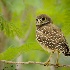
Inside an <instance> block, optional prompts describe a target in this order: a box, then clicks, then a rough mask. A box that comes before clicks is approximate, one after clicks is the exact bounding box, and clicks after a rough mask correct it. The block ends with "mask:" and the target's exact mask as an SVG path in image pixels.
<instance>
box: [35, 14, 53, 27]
mask: <svg viewBox="0 0 70 70" xmlns="http://www.w3.org/2000/svg"><path fill="white" fill-rule="evenodd" d="M50 23H52V20H51V18H50V17H49V16H47V15H45V14H41V15H39V16H37V18H36V25H38V26H40V25H44V24H50Z"/></svg>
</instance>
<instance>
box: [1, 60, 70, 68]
mask: <svg viewBox="0 0 70 70" xmlns="http://www.w3.org/2000/svg"><path fill="white" fill-rule="evenodd" d="M1 62H3V63H7V64H39V65H44V62H34V61H28V62H13V61H6V60H1ZM47 66H55V67H70V65H57V64H49V65H47Z"/></svg>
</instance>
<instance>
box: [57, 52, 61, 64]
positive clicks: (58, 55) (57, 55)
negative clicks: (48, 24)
mask: <svg viewBox="0 0 70 70" xmlns="http://www.w3.org/2000/svg"><path fill="white" fill-rule="evenodd" d="M59 53H60V52H59V51H58V54H57V59H56V65H59V63H58V61H59Z"/></svg>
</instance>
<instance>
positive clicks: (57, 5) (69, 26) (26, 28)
mask: <svg viewBox="0 0 70 70" xmlns="http://www.w3.org/2000/svg"><path fill="white" fill-rule="evenodd" d="M4 2H5V3H6V4H7V7H8V9H9V10H10V11H11V12H12V16H11V21H6V20H5V19H4V18H3V15H1V16H0V31H4V33H5V34H6V35H7V37H13V38H14V37H15V36H18V37H19V38H23V39H25V37H26V35H27V34H29V35H28V37H27V40H26V43H24V45H23V46H21V47H18V46H17V47H9V48H8V49H7V50H6V51H5V52H3V53H1V54H0V60H11V59H13V58H15V56H18V55H20V54H21V53H22V52H27V51H31V50H36V49H38V50H40V49H41V47H39V45H38V44H36V41H35V18H36V15H39V14H42V13H45V14H48V15H49V16H50V17H51V18H52V20H53V23H55V24H56V25H57V26H59V27H60V28H61V29H62V31H63V32H64V34H65V35H66V36H67V35H69V34H70V18H69V17H70V10H69V7H70V4H69V3H70V0H40V1H39V0H34V3H32V0H29V1H26V0H24V1H23V0H20V1H17V0H14V1H12V0H8V1H7V0H4ZM0 10H1V9H0ZM1 13H2V12H1ZM31 43H33V44H31ZM33 46H35V47H33ZM23 50H24V51H23ZM41 50H42V49H41ZM11 53H12V54H11ZM8 57H9V58H8Z"/></svg>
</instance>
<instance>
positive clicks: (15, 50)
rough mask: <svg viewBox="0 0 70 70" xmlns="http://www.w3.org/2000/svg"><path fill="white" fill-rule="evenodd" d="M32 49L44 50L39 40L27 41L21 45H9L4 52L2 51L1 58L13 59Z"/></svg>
mask: <svg viewBox="0 0 70 70" xmlns="http://www.w3.org/2000/svg"><path fill="white" fill-rule="evenodd" d="M32 50H39V51H44V50H43V49H42V48H41V47H40V45H39V44H38V43H37V42H34V43H26V44H24V45H22V46H21V47H12V46H11V47H9V48H8V49H7V50H6V51H4V52H3V53H0V60H12V59H14V58H16V57H18V56H19V55H21V54H22V53H25V52H30V51H32Z"/></svg>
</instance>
